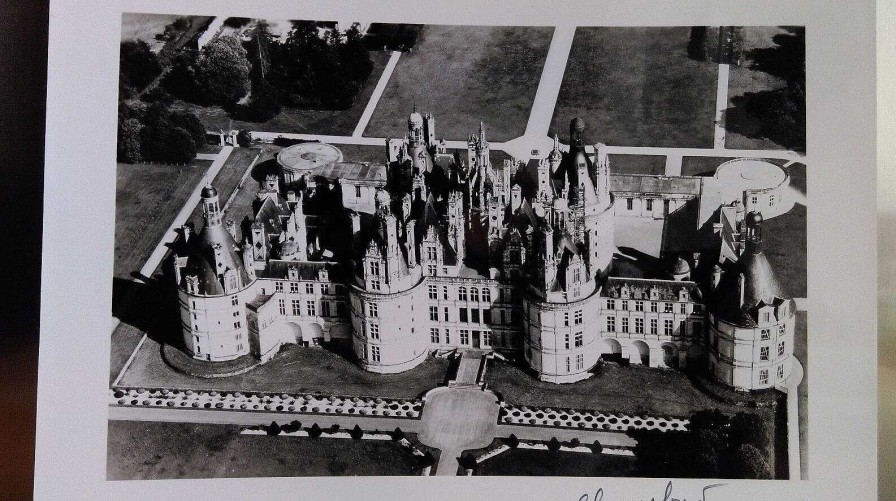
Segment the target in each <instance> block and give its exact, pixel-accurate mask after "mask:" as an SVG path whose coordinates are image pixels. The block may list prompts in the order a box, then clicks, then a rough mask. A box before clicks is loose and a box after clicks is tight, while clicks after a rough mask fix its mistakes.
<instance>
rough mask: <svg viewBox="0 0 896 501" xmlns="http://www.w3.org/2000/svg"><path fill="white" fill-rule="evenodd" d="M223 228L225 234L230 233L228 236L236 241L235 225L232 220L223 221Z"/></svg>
mask: <svg viewBox="0 0 896 501" xmlns="http://www.w3.org/2000/svg"><path fill="white" fill-rule="evenodd" d="M224 228H225V229H226V230H227V233H230V236H231V237H233V239H234V240H236V223H234V222H233V219H228V220H227V221H224Z"/></svg>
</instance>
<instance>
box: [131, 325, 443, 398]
mask: <svg viewBox="0 0 896 501" xmlns="http://www.w3.org/2000/svg"><path fill="white" fill-rule="evenodd" d="M447 369H448V361H447V360H446V359H444V358H431V359H429V360H426V361H425V362H423V364H421V365H420V366H418V367H416V368H414V369H411V370H409V371H407V372H402V373H400V374H375V373H373V372H368V371H365V370H364V369H361V368H360V367H358V366H357V365H355V363H354V362H352V361H351V360H349V359H347V358H345V357H343V356H342V355H339V354H336V353H333V352H331V351H328V350H326V349H323V348H303V347H299V346H295V345H289V346H286V347H284V348H283V349H282V351H281V352H280V353H279V354H278V355H277V356H275V357H274V358H273V359H272V360H271V361H269V362H268V363H266V364H264V365H261V366H259V367H257V368H255V369H253V370H251V371H249V372H247V373H245V374H240V375H237V376H230V377H224V378H217V379H203V378H197V377H193V376H188V375H186V374H182V373H179V372H177V371H175V370H174V369H172V368H171V367H169V366H168V365H167V364H166V363H165V362H164V360H163V359H162V356H161V351H160V346H159V343H158V342H156V341H154V340H152V339H147V340H146V342H145V343H144V344H143V347H142V348H141V349H140V351H139V352H138V353H137V356H136V357H135V358H134V361H133V363H132V364H131V366H130V368H129V369H128V371H127V372H126V373H125V375H124V377H123V378H122V379H121V381H120V384H121V385H122V386H142V387H161V388H179V389H206V390H239V391H264V392H275V393H322V394H326V395H347V396H379V397H388V398H415V397H418V396H419V395H421V394H423V393H425V392H426V391H428V390H430V389H432V388H435V387H436V386H439V385H442V384H444V382H445V374H446V371H447Z"/></svg>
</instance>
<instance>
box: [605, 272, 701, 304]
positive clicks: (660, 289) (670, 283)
mask: <svg viewBox="0 0 896 501" xmlns="http://www.w3.org/2000/svg"><path fill="white" fill-rule="evenodd" d="M623 288H627V290H628V291H629V298H630V299H645V300H649V299H650V291H651V290H652V289H654V288H655V291H656V293H657V295H656V300H659V301H678V298H679V296H680V294H681V291H682V290H684V291H686V292H687V293H688V295H689V296H690V297H691V298H694V299H699V298H700V297H701V293H700V288H699V287H697V284H696V283H694V282H689V281H675V280H655V279H649V278H619V277H610V278H608V279H607V283H606V285H604V288H603V290H602V291H601V295H602V296H604V297H609V298H621V297H622V291H623Z"/></svg>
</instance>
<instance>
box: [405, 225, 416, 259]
mask: <svg viewBox="0 0 896 501" xmlns="http://www.w3.org/2000/svg"><path fill="white" fill-rule="evenodd" d="M416 227H417V225H416V221H414V220H413V219H411V220H410V221H408V222H407V223H405V234H406V235H405V242H407V246H408V267H409V268H413V267H414V266H417V241H416V235H415V234H414V232H415V231H416Z"/></svg>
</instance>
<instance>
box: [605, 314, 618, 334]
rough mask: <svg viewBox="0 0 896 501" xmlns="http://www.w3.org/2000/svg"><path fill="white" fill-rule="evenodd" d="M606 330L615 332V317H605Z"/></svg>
mask: <svg viewBox="0 0 896 501" xmlns="http://www.w3.org/2000/svg"><path fill="white" fill-rule="evenodd" d="M607 331H608V332H616V317H607Z"/></svg>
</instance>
